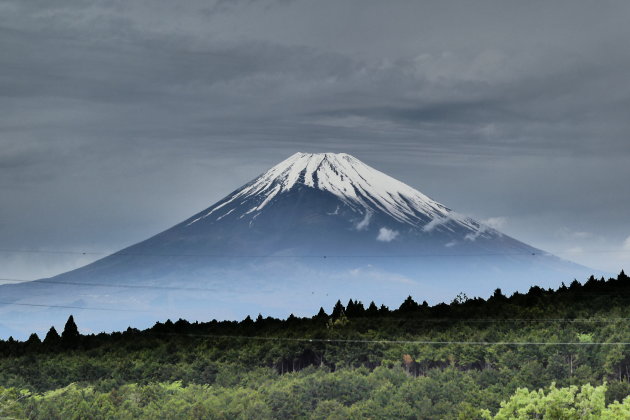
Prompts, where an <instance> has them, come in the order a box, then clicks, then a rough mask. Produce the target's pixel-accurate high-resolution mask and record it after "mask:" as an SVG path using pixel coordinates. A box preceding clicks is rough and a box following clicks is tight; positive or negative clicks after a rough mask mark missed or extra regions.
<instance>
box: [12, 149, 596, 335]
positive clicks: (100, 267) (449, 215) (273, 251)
mask: <svg viewBox="0 0 630 420" xmlns="http://www.w3.org/2000/svg"><path fill="white" fill-rule="evenodd" d="M588 274H592V273H591V272H590V271H589V270H588V269H586V268H585V267H582V266H579V265H577V264H574V263H571V262H568V261H564V260H561V259H560V258H557V257H555V256H553V255H550V254H548V253H546V252H544V251H541V250H539V249H536V248H534V247H532V246H529V245H527V244H525V243H522V242H520V241H518V240H516V239H514V238H511V237H509V236H507V235H505V234H503V233H501V232H499V231H497V230H496V229H493V228H491V227H490V226H487V225H484V224H483V223H480V222H478V221H475V220H473V219H471V218H469V217H466V216H464V215H461V214H458V213H456V212H454V211H453V210H451V209H449V208H447V207H445V206H444V205H442V204H440V203H438V202H436V201H434V200H432V199H431V198H429V197H427V196H426V195H424V194H422V193H421V192H419V191H417V190H416V189H414V188H412V187H410V186H408V185H406V184H404V183H402V182H400V181H398V180H396V179H394V178H392V177H390V176H388V175H386V174H384V173H382V172H380V171H378V170H376V169H373V168H371V167H370V166H368V165H366V164H364V163H363V162H361V161H360V160H358V159H356V158H354V157H352V156H350V155H348V154H343V153H340V154H334V153H320V154H311V153H296V154H294V155H293V156H291V157H289V158H288V159H286V160H284V161H282V162H280V163H279V164H278V165H276V166H274V167H273V168H271V169H269V170H268V171H267V172H265V173H263V174H262V175H260V176H258V177H257V178H255V179H254V180H253V181H251V182H249V183H248V184H246V185H244V186H243V187H241V188H239V189H237V190H236V191H234V192H233V193H231V194H229V195H228V196H227V197H225V198H224V199H222V200H220V201H219V202H217V203H216V204H214V205H212V206H211V207H209V208H208V209H206V210H203V211H201V212H199V213H197V214H195V215H193V216H192V217H190V218H189V219H187V220H185V221H183V222H182V223H180V224H178V225H176V226H174V227H172V228H170V229H168V230H166V231H164V232H162V233H159V234H157V235H155V236H153V237H151V238H149V239H147V240H145V241H143V242H140V243H138V244H136V245H133V246H131V247H128V248H126V249H123V250H121V251H119V252H117V253H114V254H112V255H109V256H107V257H105V258H103V259H100V260H98V261H96V262H94V263H92V264H89V265H87V266H85V267H82V268H79V269H76V270H73V271H70V272H67V273H63V274H60V275H58V276H55V277H52V278H49V279H42V280H36V281H32V282H27V283H22V284H15V285H3V286H0V296H1V301H2V302H3V303H2V304H1V305H0V316H1V318H0V319H2V321H0V322H1V323H2V327H3V328H4V331H5V332H11V333H13V334H16V335H18V336H19V335H20V334H21V333H24V334H25V333H27V332H32V331H45V330H46V329H47V328H49V327H50V325H51V323H61V322H63V321H64V320H65V318H67V315H68V314H69V313H70V312H72V313H74V314H75V317H76V318H77V319H78V322H79V323H80V325H81V326H82V327H83V328H84V329H86V330H88V331H90V330H91V331H100V330H112V329H120V328H126V327H127V326H129V325H131V326H134V327H143V326H148V325H150V324H151V323H153V322H155V321H157V320H164V319H166V318H180V317H181V318H187V319H198V320H208V319H212V318H217V319H239V318H243V317H244V316H246V315H251V316H256V315H257V314H258V313H259V312H260V313H262V314H265V315H272V316H280V317H286V316H288V315H289V314H290V313H294V314H296V315H307V314H308V315H311V314H313V313H315V312H316V311H317V309H319V307H320V306H324V307H330V306H332V304H334V302H335V301H336V300H337V299H342V300H343V299H345V300H347V299H349V298H353V299H359V300H362V301H363V302H366V303H369V302H370V301H375V302H376V303H378V304H380V303H384V304H386V305H398V304H400V302H402V301H403V300H404V299H405V298H406V297H407V296H408V295H411V296H413V297H414V298H415V299H416V300H418V301H422V300H428V301H430V302H438V301H443V300H445V299H452V298H453V296H455V295H456V294H458V293H460V292H464V293H466V294H467V295H468V296H484V295H488V294H490V293H492V291H493V290H494V289H495V288H497V287H500V288H502V289H503V290H504V291H507V292H511V291H514V290H527V289H528V288H529V287H530V286H532V285H539V286H544V287H547V286H557V285H559V284H560V282H561V281H565V282H566V281H570V280H572V279H573V278H584V276H586V275H588ZM33 305H35V306H33ZM37 305H43V306H37ZM48 306H51V307H48ZM79 308H90V309H79ZM0 332H2V330H0Z"/></svg>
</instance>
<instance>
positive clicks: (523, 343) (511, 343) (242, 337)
mask: <svg viewBox="0 0 630 420" xmlns="http://www.w3.org/2000/svg"><path fill="white" fill-rule="evenodd" d="M151 334H154V335H177V336H186V337H200V338H218V339H237V340H258V341H288V342H308V343H350V344H426V345H472V346H495V345H506V346H569V345H578V346H614V345H618V346H630V341H621V342H618V341H617V342H586V341H584V342H582V341H578V342H571V341H566V342H545V341H434V340H378V339H369V340H367V339H341V338H303V337H302V338H293V337H263V336H246V335H213V334H185V333H154V332H151Z"/></svg>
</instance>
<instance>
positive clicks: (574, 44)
mask: <svg viewBox="0 0 630 420" xmlns="http://www.w3.org/2000/svg"><path fill="white" fill-rule="evenodd" d="M359 11H360V12H359ZM629 13H630V4H625V3H620V2H600V3H598V4H594V3H592V2H586V1H584V2H581V1H578V2H575V1H559V2H553V3H544V4H543V3H532V2H521V3H517V2H501V1H478V2H474V4H473V3H471V2H455V1H443V2H394V3H387V4H385V3H383V2H378V1H363V0H362V1H360V2H359V1H347V2H336V1H321V2H308V1H271V0H270V1H264V0H257V1H247V0H244V1H238V2H225V1H221V0H220V1H218V2H206V1H191V2H186V3H185V4H177V5H176V4H174V3H173V2H168V1H134V2H126V1H114V2H83V1H64V2H48V1H29V2H23V1H3V2H0V51H2V54H0V68H2V69H3V71H2V72H0V115H2V119H0V146H1V147H0V188H1V190H0V195H1V196H2V197H3V199H2V200H3V201H2V206H0V235H1V236H2V238H3V242H6V243H7V244H10V245H11V246H13V244H14V245H15V247H26V248H29V247H39V248H46V247H57V248H73V249H76V248H84V247H89V248H96V249H103V248H105V249H108V250H115V249H118V248H120V247H121V246H124V245H128V244H130V243H132V242H134V241H137V240H140V239H143V238H144V237H146V236H148V235H150V234H153V233H155V232H157V231H159V230H162V229H164V228H166V227H168V226H170V225H171V224H174V223H176V222H178V221H180V220H182V219H183V218H185V217H187V216H189V215H190V214H192V213H194V212H195V211H198V210H201V209H202V208H204V207H206V206H208V205H209V204H211V203H212V202H213V201H215V200H217V199H219V198H221V197H222V196H223V195H224V194H226V193H228V192H229V191H231V190H233V189H234V188H236V187H238V186H240V185H241V184H243V183H245V182H247V181H248V180H250V179H251V178H253V177H254V176H255V175H257V174H258V173H260V172H262V171H263V170H265V169H266V168H267V167H268V166H270V165H272V164H274V163H276V162H277V161H279V160H281V159H283V158H285V157H286V156H288V155H290V154H292V153H294V152H295V151H344V152H348V153H351V154H354V155H356V156H357V157H358V158H360V159H362V160H364V161H366V163H368V164H370V165H373V166H375V167H377V168H378V169H381V170H383V171H385V172H388V173H390V174H391V175H393V176H395V177H397V178H400V179H401V180H403V181H405V182H407V183H408V184H410V185H412V186H414V187H417V188H419V189H421V190H422V191H423V192H425V193H427V194H429V195H432V196H434V198H435V199H437V200H439V201H441V202H444V203H445V204H447V205H448V206H450V207H452V208H454V209H456V210H458V211H459V212H462V213H467V214H470V215H472V216H475V217H477V218H478V219H487V218H488V217H489V216H491V215H495V214H501V215H505V217H507V218H509V220H510V224H509V225H506V226H505V229H506V230H507V232H506V233H508V234H512V235H514V236H516V237H518V238H520V239H522V240H525V241H527V242H530V243H532V244H533V245H535V246H538V247H542V248H544V249H548V250H550V251H559V252H561V251H562V250H564V249H569V248H571V246H570V245H571V243H570V242H571V241H572V240H579V241H580V244H579V246H581V247H582V249H584V250H585V251H584V253H582V254H580V257H579V258H580V261H579V262H582V263H585V264H591V265H594V266H602V267H603V268H610V269H613V268H614V267H616V266H618V265H620V264H622V262H623V260H622V258H618V257H616V255H620V253H605V252H603V253H602V252H600V253H596V252H589V250H593V251H594V250H595V249H600V250H601V249H616V250H617V251H619V249H620V245H619V244H620V243H623V241H624V239H625V238H626V237H627V235H628V234H630V223H629V222H628V218H627V216H626V212H624V211H623V210H621V209H624V208H627V207H628V205H629V204H630V186H629V185H628V183H627V182H626V180H627V179H630V169H629V167H628V165H627V161H628V158H630V147H629V143H628V133H629V132H630V122H629V121H628V118H627V115H629V114H630V83H628V76H627V75H628V74H629V70H630V54H628V53H627V46H626V45H625V44H626V42H627V41H626V40H627V39H628V38H629V37H630V28H629V27H628V25H627V22H626V17H627V16H628V14H629ZM464 16H465V19H463V18H462V17H464ZM587 29H588V30H587ZM560 227H566V229H569V230H570V231H573V232H592V233H593V236H592V237H590V238H585V237H583V238H577V239H576V238H573V239H570V238H568V237H562V236H558V235H554V233H553V232H557V231H558V229H559V228H560ZM571 255H574V254H571ZM0 258H2V257H0ZM7 258H8V257H7ZM12 261H22V260H18V259H13V260H12ZM32 262H33V261H30V262H28V263H24V262H11V263H10V264H8V263H7V264H5V268H7V270H9V271H10V272H11V273H9V274H10V275H13V274H12V273H14V275H16V276H17V275H24V276H28V275H29V273H32V274H33V275H39V274H40V272H37V273H35V272H34V271H29V268H28V266H29V265H32ZM0 274H2V273H0Z"/></svg>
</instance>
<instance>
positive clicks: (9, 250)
mask: <svg viewBox="0 0 630 420" xmlns="http://www.w3.org/2000/svg"><path fill="white" fill-rule="evenodd" d="M0 252H5V253H11V254H13V253H14V254H68V255H104V256H109V257H117V256H134V257H187V258H188V257H192V258H194V257H204V258H205V257H207V258H287V259H291V258H314V259H319V258H322V259H323V258H422V257H485V256H518V255H532V256H536V255H550V254H549V253H547V252H530V251H527V252H485V253H448V254H445V253H441V254H440V253H430V254H399V255H384V254H337V255H328V254H300V255H280V254H241V255H238V254H205V253H198V254H168V253H147V252H120V251H119V252H114V253H111V252H97V251H57V250H32V249H30V250H20V249H6V248H5V249H0Z"/></svg>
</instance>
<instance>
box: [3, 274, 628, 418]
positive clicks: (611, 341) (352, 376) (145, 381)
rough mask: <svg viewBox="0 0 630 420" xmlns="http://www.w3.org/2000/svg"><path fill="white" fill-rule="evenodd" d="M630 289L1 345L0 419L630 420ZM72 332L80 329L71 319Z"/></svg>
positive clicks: (337, 309) (575, 286) (362, 308)
mask: <svg viewBox="0 0 630 420" xmlns="http://www.w3.org/2000/svg"><path fill="white" fill-rule="evenodd" d="M629 321H630V277H628V276H627V275H626V274H625V273H624V272H623V271H622V272H621V273H620V274H619V275H618V276H617V277H616V278H610V279H604V278H600V279H597V278H594V277H590V278H589V279H587V280H586V281H585V282H584V283H580V282H578V281H577V280H574V281H572V282H571V283H570V284H569V285H568V286H567V285H565V284H562V286H561V287H559V288H558V289H555V290H553V289H542V288H539V287H536V286H534V287H531V288H530V290H529V291H528V292H527V293H514V294H512V295H511V296H506V295H504V294H503V293H502V291H501V290H499V289H497V290H496V291H495V292H494V294H493V295H492V296H490V297H489V298H487V299H482V298H478V297H477V298H469V297H467V296H465V295H458V296H457V297H456V298H455V299H454V300H453V301H452V302H450V303H448V304H447V303H442V304H438V305H434V306H430V305H428V304H427V303H426V302H421V303H420V302H416V301H415V300H414V299H413V298H412V297H408V298H407V299H406V300H405V301H404V302H402V304H401V305H400V307H398V308H387V307H385V306H380V307H379V306H377V305H376V304H374V303H373V302H372V303H370V304H367V305H364V304H363V303H361V302H358V301H354V300H350V301H349V302H347V303H342V302H337V304H336V305H335V306H334V308H331V309H330V310H329V312H326V310H325V309H324V308H322V309H320V311H319V313H317V314H316V315H314V316H313V317H310V318H298V317H295V316H289V317H288V318H287V319H284V320H281V319H275V318H269V317H263V316H262V315H259V316H258V317H257V318H256V319H252V318H249V317H248V318H246V319H244V320H242V321H240V322H236V321H216V320H213V321H211V322H204V323H201V322H194V323H191V322H188V321H186V320H182V319H180V320H177V321H174V322H173V321H171V320H167V321H166V322H160V323H156V324H155V325H154V326H153V327H152V328H149V329H147V330H144V331H139V330H137V329H133V328H131V327H130V328H128V329H127V330H126V331H122V332H114V333H101V334H91V335H83V334H80V332H79V327H78V326H77V322H76V321H75V319H74V317H72V316H71V317H70V318H69V319H68V322H67V323H66V325H65V328H64V329H63V331H60V332H58V331H56V330H55V329H54V328H51V329H50V331H49V332H48V334H46V336H45V337H44V338H43V340H42V339H41V338H40V337H38V336H37V335H35V334H33V335H31V337H30V338H29V339H28V340H26V341H17V340H14V339H12V338H9V339H8V340H4V341H0V418H19V419H21V418H28V419H72V418H76V419H84V418H86V419H87V418H90V419H110V418H117V419H118V418H119V419H132V418H147V419H148V418H193V419H203V418H217V419H235V418H240V419H252V418H259V419H274V418H277V419H285V418H300V419H345V418H356V419H359V418H373V419H512V418H522V419H529V418H550V419H551V418H553V419H565V418H566V419H583V418H592V419H600V418H609V419H627V418H630V397H628V396H629V395H630V382H629V380H630V351H628V350H629V349H630V324H629ZM79 324H80V319H79Z"/></svg>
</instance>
